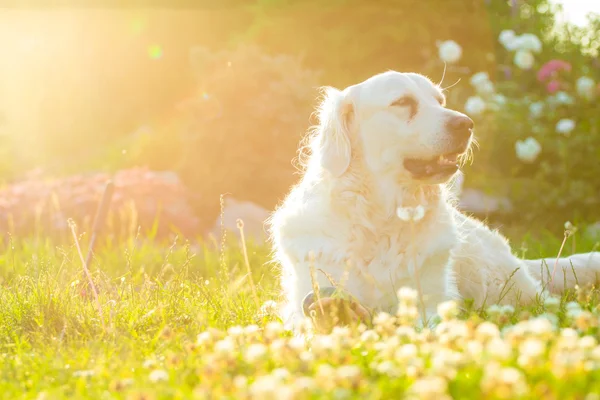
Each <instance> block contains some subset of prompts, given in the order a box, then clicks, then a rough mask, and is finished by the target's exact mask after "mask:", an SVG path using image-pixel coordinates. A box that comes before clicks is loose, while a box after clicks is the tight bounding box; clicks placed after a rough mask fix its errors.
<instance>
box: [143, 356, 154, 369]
mask: <svg viewBox="0 0 600 400" xmlns="http://www.w3.org/2000/svg"><path fill="white" fill-rule="evenodd" d="M155 365H156V360H154V359H152V358H149V359H147V360H146V361H144V363H143V364H142V366H143V367H144V368H152V367H154V366H155Z"/></svg>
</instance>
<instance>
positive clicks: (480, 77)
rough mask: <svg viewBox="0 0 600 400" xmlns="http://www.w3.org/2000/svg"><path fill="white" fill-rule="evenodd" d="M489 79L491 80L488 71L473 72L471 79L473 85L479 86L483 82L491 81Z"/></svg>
mask: <svg viewBox="0 0 600 400" xmlns="http://www.w3.org/2000/svg"><path fill="white" fill-rule="evenodd" d="M489 81H490V76H489V75H488V73H487V72H478V73H476V74H473V76H472V77H471V79H470V82H471V85H473V87H477V86H479V85H481V84H482V83H485V82H489Z"/></svg>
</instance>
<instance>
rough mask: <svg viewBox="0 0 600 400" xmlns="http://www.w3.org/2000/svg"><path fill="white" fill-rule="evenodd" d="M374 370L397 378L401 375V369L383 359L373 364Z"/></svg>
mask: <svg viewBox="0 0 600 400" xmlns="http://www.w3.org/2000/svg"><path fill="white" fill-rule="evenodd" d="M375 371H377V372H378V373H380V374H382V375H387V376H389V377H391V378H399V377H401V376H402V369H400V367H399V366H398V365H397V364H396V363H394V362H393V361H390V360H385V361H383V362H381V363H379V364H377V365H376V366H375Z"/></svg>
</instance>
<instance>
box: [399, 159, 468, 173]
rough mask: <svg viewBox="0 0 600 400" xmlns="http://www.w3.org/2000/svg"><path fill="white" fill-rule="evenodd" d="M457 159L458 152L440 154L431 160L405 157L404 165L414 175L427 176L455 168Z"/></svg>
mask: <svg viewBox="0 0 600 400" xmlns="http://www.w3.org/2000/svg"><path fill="white" fill-rule="evenodd" d="M457 160H458V154H446V155H441V156H439V157H438V158H435V159H433V160H419V159H416V158H407V159H405V160H404V167H405V168H406V169H408V170H409V171H410V172H412V173H413V174H415V175H421V176H427V175H431V174H434V173H442V172H445V171H452V170H455V169H457V168H458V166H457Z"/></svg>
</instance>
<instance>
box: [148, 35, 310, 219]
mask: <svg viewBox="0 0 600 400" xmlns="http://www.w3.org/2000/svg"><path fill="white" fill-rule="evenodd" d="M190 61H191V66H192V69H193V71H194V73H195V76H196V79H197V90H196V92H195V94H194V95H193V96H192V97H190V98H189V99H187V100H186V101H185V102H184V103H183V104H182V108H183V110H184V113H185V116H186V119H187V124H186V125H184V127H183V128H179V127H174V128H173V129H177V130H176V131H173V130H170V129H165V130H164V132H163V133H162V134H160V135H159V136H158V137H157V138H156V139H155V140H154V143H153V144H150V145H148V144H147V146H146V148H145V149H144V150H142V152H141V154H140V155H139V158H140V159H142V160H143V159H148V158H150V157H149V155H150V154H152V153H153V152H154V151H159V152H160V153H163V157H160V159H161V160H162V161H161V162H162V163H163V165H161V167H165V168H166V167H171V168H174V169H176V170H177V171H179V173H180V175H181V177H182V179H183V181H184V182H185V183H186V184H188V185H189V186H190V187H191V188H193V189H194V190H196V191H199V194H200V195H201V199H200V200H198V201H197V202H196V203H195V204H194V207H195V208H196V209H198V210H201V212H202V215H203V216H205V217H206V219H207V220H210V219H211V218H215V219H216V218H217V216H218V212H219V196H220V195H221V194H232V195H233V196H235V197H239V198H242V199H244V200H248V201H253V202H255V203H258V204H260V205H262V206H264V207H266V208H272V207H273V206H274V205H275V204H276V203H277V201H278V200H279V198H280V197H281V196H282V195H283V194H285V192H286V191H287V190H288V188H289V186H290V185H291V184H292V183H293V182H294V179H295V178H294V171H295V168H294V167H293V165H292V163H291V160H292V159H293V158H294V156H295V154H296V150H297V147H298V143H299V141H300V138H301V137H302V135H303V134H304V132H305V130H306V129H307V127H308V124H309V121H308V116H309V115H310V113H311V107H312V101H313V99H314V98H315V97H316V94H317V92H316V90H315V89H316V87H317V85H318V84H317V73H316V72H315V71H312V70H307V69H304V68H303V67H302V65H301V62H300V59H299V58H298V57H292V56H287V55H277V56H271V55H268V54H265V53H263V52H262V51H261V50H260V49H259V48H257V47H255V46H240V47H238V48H236V49H234V50H223V51H219V52H212V51H209V50H207V49H205V48H201V47H197V48H193V49H192V50H191V53H190ZM155 136H156V135H155ZM174 139H177V140H176V142H177V143H179V145H178V147H177V148H175V149H174V148H173V146H171V150H172V154H170V155H169V154H167V155H164V145H165V144H167V143H172V142H173V140H174ZM169 160H170V161H171V165H170V166H169V165H164V164H165V161H167V163H166V164H168V161H169Z"/></svg>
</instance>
